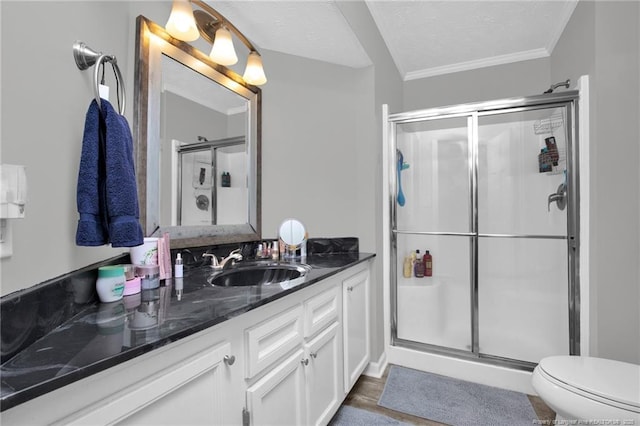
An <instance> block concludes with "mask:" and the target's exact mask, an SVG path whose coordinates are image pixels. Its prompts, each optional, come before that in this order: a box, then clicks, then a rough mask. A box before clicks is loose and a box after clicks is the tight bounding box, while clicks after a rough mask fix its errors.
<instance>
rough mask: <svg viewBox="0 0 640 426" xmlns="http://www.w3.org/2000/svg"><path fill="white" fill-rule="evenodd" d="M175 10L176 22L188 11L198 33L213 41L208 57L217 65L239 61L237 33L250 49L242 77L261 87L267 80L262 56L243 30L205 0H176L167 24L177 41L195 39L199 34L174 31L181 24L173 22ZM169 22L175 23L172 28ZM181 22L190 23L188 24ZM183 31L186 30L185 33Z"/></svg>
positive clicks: (168, 30)
mask: <svg viewBox="0 0 640 426" xmlns="http://www.w3.org/2000/svg"><path fill="white" fill-rule="evenodd" d="M189 3H192V4H193V5H196V6H198V7H199V9H195V10H193V9H192V8H191V6H190V5H189ZM185 6H186V9H185ZM174 13H175V14H176V22H180V21H178V17H183V16H184V14H185V13H186V14H188V15H189V16H190V20H189V22H191V21H193V23H194V27H195V28H196V32H198V33H199V35H201V36H202V38H203V39H205V40H206V41H208V42H209V43H211V44H212V47H211V53H210V54H209V57H210V58H211V60H212V61H214V62H215V63H217V64H220V65H224V66H228V65H233V64H235V63H237V62H238V56H237V55H236V51H235V49H234V46H233V39H232V35H231V34H234V35H235V36H236V37H237V38H238V39H239V40H240V41H242V43H243V44H244V45H245V46H246V47H247V49H249V56H248V58H247V65H246V68H245V72H244V75H243V76H242V78H243V79H244V81H246V82H247V83H249V84H252V85H254V86H259V85H262V84H264V83H266V82H267V77H266V76H265V74H264V68H263V66H262V58H261V57H260V54H259V53H258V50H257V49H256V48H255V47H254V46H253V44H251V42H250V41H249V40H248V39H247V38H246V37H245V36H244V34H242V33H241V32H240V30H238V29H237V28H236V27H235V26H234V25H233V24H232V23H231V22H229V21H228V20H227V19H226V18H225V17H224V16H222V15H221V14H220V13H219V12H217V11H216V10H215V9H213V8H212V7H211V6H209V5H208V4H206V3H205V2H204V1H202V0H191V1H189V0H174V2H173V8H172V10H171V16H170V17H169V21H168V22H167V26H166V29H167V32H168V33H169V34H170V35H171V36H172V37H174V38H177V39H178V40H182V41H186V42H189V41H194V40H196V39H197V38H198V37H197V36H196V37H195V38H191V37H193V35H192V34H190V33H189V35H187V36H184V35H182V34H183V33H180V32H179V31H176V32H172V31H173V29H174V28H177V27H178V24H177V23H175V24H174V23H173V21H172V19H173V16H174ZM170 24H171V25H172V27H171V28H170ZM182 25H183V26H185V27H186V26H187V24H182ZM190 25H191V24H189V26H190ZM184 34H187V33H186V32H185V33H184ZM185 37H186V38H185Z"/></svg>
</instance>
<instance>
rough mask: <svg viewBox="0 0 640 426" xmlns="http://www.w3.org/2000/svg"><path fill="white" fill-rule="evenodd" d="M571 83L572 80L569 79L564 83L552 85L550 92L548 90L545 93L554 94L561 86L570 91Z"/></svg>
mask: <svg viewBox="0 0 640 426" xmlns="http://www.w3.org/2000/svg"><path fill="white" fill-rule="evenodd" d="M570 82H571V80H569V79H567V81H563V82H561V83H556V84H552V85H551V87H549V90H547V91H546V92H544V93H553V91H554V90H556V89H557V88H558V87H560V86H564V87H565V89H568V88H569V83H570Z"/></svg>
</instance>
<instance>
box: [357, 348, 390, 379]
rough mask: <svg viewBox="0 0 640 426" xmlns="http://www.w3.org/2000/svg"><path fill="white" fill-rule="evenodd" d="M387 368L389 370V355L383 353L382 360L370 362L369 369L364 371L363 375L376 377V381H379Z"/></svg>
mask: <svg viewBox="0 0 640 426" xmlns="http://www.w3.org/2000/svg"><path fill="white" fill-rule="evenodd" d="M386 368H387V353H386V352H382V354H380V358H378V361H375V362H374V361H370V362H369V364H368V365H367V368H365V369H364V372H363V373H362V374H364V375H365V376H369V377H375V378H376V379H379V378H380V377H382V375H383V374H384V370H385V369H386Z"/></svg>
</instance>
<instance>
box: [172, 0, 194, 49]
mask: <svg viewBox="0 0 640 426" xmlns="http://www.w3.org/2000/svg"><path fill="white" fill-rule="evenodd" d="M165 28H166V29H167V32H168V33H169V34H171V37H173V38H177V39H178V40H182V41H194V40H197V39H198V37H200V32H199V31H198V28H197V26H196V20H195V19H194V18H193V11H192V10H191V5H190V4H189V0H173V6H172V7H171V14H170V15H169V20H168V21H167V25H166V26H165Z"/></svg>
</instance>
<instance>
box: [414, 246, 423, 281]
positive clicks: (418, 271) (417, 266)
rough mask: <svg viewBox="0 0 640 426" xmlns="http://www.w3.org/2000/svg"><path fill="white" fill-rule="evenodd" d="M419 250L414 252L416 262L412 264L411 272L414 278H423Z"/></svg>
mask: <svg viewBox="0 0 640 426" xmlns="http://www.w3.org/2000/svg"><path fill="white" fill-rule="evenodd" d="M421 259H422V258H421V257H420V250H416V261H415V263H414V264H413V272H414V274H415V276H416V278H422V277H424V263H423V262H422V261H421Z"/></svg>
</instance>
